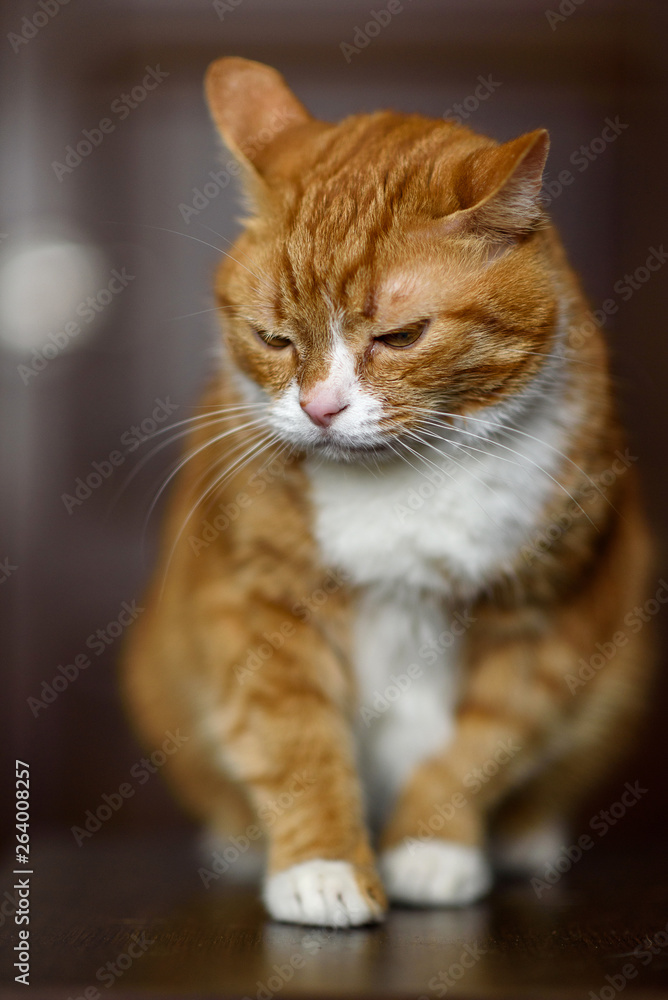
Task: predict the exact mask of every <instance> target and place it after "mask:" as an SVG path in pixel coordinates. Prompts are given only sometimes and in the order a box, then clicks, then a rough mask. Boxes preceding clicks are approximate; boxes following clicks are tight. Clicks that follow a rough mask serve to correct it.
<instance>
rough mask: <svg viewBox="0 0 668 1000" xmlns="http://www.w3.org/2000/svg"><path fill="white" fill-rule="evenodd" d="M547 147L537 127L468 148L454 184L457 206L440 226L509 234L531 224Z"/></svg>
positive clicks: (538, 215) (538, 218)
mask: <svg viewBox="0 0 668 1000" xmlns="http://www.w3.org/2000/svg"><path fill="white" fill-rule="evenodd" d="M549 148H550V137H549V135H548V133H547V131H546V130H545V129H537V130H536V131H535V132H528V133H527V134H526V135H521V136H520V137H519V138H518V139H513V140H512V141H511V142H506V143H503V144H502V145H500V146H491V147H486V148H484V149H482V150H477V151H476V152H475V153H473V154H471V155H470V156H469V157H468V159H467V160H466V161H465V163H464V164H463V168H462V171H461V173H460V176H459V177H458V179H457V182H456V185H455V189H456V193H457V197H458V199H459V203H460V205H461V206H462V207H461V208H460V209H459V210H458V211H456V212H453V213H452V215H449V216H447V217H446V218H445V219H444V220H443V225H444V228H445V230H446V231H448V232H457V231H459V232H466V231H474V232H480V233H486V234H488V235H490V236H497V237H501V238H504V237H505V238H513V237H517V236H519V235H521V234H522V233H528V232H531V231H532V230H533V229H536V228H537V227H538V226H539V225H540V224H541V222H542V220H543V219H544V211H543V206H542V205H541V202H540V192H541V188H542V185H543V171H544V169H545V161H546V160H547V154H548V152H549Z"/></svg>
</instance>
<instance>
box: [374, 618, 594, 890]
mask: <svg viewBox="0 0 668 1000" xmlns="http://www.w3.org/2000/svg"><path fill="white" fill-rule="evenodd" d="M471 638H473V636H472V637H471ZM473 646H474V647H475V648H476V654H475V662H473V663H471V662H469V664H468V681H467V682H465V683H464V688H463V692H462V698H461V701H460V704H459V707H458V710H457V715H456V720H455V728H454V734H453V737H452V739H451V740H450V741H449V743H448V744H447V746H444V747H443V749H442V750H441V751H440V752H438V753H435V754H432V755H431V756H429V757H428V758H426V759H424V760H423V761H422V762H421V763H420V764H419V765H418V766H417V767H416V768H415V769H414V771H413V773H412V775H411V776H410V778H409V780H408V781H407V782H406V784H405V785H404V787H403V789H402V791H401V793H400V795H399V797H398V800H397V803H396V806H395V808H394V811H393V814H392V815H391V818H390V821H389V823H388V825H387V827H386V829H385V831H384V834H383V838H382V853H381V857H380V868H381V874H382V876H383V881H384V884H385V887H386V890H387V892H388V895H389V896H390V898H392V899H394V900H397V901H401V902H406V903H411V904H414V905H435V906H438V905H441V906H449V905H464V904H467V903H470V902H472V901H474V900H475V899H478V898H479V897H481V896H482V895H484V894H485V893H486V892H487V891H488V889H489V888H490V886H491V883H492V872H491V867H490V864H489V861H488V859H487V854H486V846H487V834H488V830H487V825H488V817H489V815H490V814H491V813H492V811H493V810H494V809H495V808H496V807H497V806H498V804H499V803H500V802H501V801H503V799H504V798H505V797H506V795H507V794H508V793H509V792H511V791H513V790H515V789H517V788H518V787H520V786H521V785H522V784H523V783H524V781H525V780H526V778H527V776H528V775H529V774H531V773H532V772H533V771H535V769H536V768H540V767H541V762H542V761H544V759H545V757H546V754H547V753H548V752H549V747H550V745H555V744H554V739H555V734H558V733H561V737H562V742H563V737H564V736H565V734H566V733H567V732H568V717H569V708H570V707H572V706H570V701H571V699H570V696H569V691H568V688H567V686H566V685H565V684H563V679H562V674H563V671H564V669H567V668H568V665H569V664H571V663H574V662H575V657H576V650H575V649H573V648H571V647H569V645H568V643H566V642H564V641H562V640H561V639H559V638H558V637H557V633H556V632H555V631H552V630H549V631H548V633H546V634H543V635H540V634H536V633H534V634H533V635H531V634H524V635H522V634H521V630H520V633H519V634H518V632H514V634H513V633H512V631H511V634H510V635H508V633H507V632H506V633H505V634H504V633H503V632H502V631H499V633H498V634H493V636H492V635H490V637H489V640H487V638H486V639H485V640H484V641H482V642H477V643H476V642H475V641H474V643H473ZM562 749H563V748H562Z"/></svg>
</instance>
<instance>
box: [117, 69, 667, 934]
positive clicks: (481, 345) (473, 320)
mask: <svg viewBox="0 0 668 1000" xmlns="http://www.w3.org/2000/svg"><path fill="white" fill-rule="evenodd" d="M206 90H207V95H208V100H209V105H210V108H211V112H212V115H213V119H214V121H215V123H216V125H217V127H218V129H219V131H220V134H221V136H222V139H223V141H224V142H225V143H226V145H227V146H228V147H229V149H230V150H231V151H232V152H233V154H235V156H236V158H237V159H238V162H239V166H240V172H241V174H242V177H243V182H244V186H245V190H246V195H247V199H248V205H249V212H250V215H249V218H248V220H247V221H246V223H245V229H244V231H243V232H242V234H241V236H240V237H239V239H238V240H237V242H236V244H235V245H234V247H233V248H232V250H231V252H229V253H228V252H226V251H221V254H222V258H223V259H222V262H221V265H220V269H219V271H218V275H217V281H216V289H215V290H216V297H217V302H218V305H219V307H220V317H221V321H222V343H223V352H224V362H223V364H222V367H221V370H220V371H219V372H218V373H217V374H216V375H215V376H214V378H213V380H212V382H211V385H210V387H209V389H208V391H207V393H206V395H205V397H204V399H203V401H202V402H203V406H204V408H203V409H202V411H201V415H200V416H198V417H195V418H192V422H191V424H189V425H188V426H192V433H191V436H190V439H189V442H188V452H187V455H186V457H185V458H184V459H183V462H182V463H181V466H182V467H181V468H180V470H179V473H178V477H177V479H176V485H175V489H174V492H173V496H172V499H171V505H170V509H169V514H168V518H167V523H166V531H165V536H164V552H163V557H162V560H161V564H160V566H159V568H158V571H157V573H156V576H155V579H154V581H153V585H152V587H151V589H150V592H149V594H148V597H147V605H146V606H147V610H146V612H145V613H144V614H143V615H142V617H141V619H140V620H139V621H138V623H137V625H136V626H135V630H134V633H133V636H132V638H131V641H130V647H129V649H128V653H127V656H126V661H125V664H124V684H125V689H126V693H127V697H128V701H129V704H130V707H131V710H132V712H133V714H134V718H135V720H136V723H137V725H138V728H139V730H140V731H141V733H142V735H143V737H144V739H145V740H146V742H147V744H148V745H149V746H158V745H159V744H160V742H161V741H162V740H163V738H164V733H165V732H166V731H167V730H170V729H171V730H173V729H174V728H176V727H180V730H181V732H182V733H183V734H187V735H188V737H189V739H188V741H187V742H186V743H184V745H183V747H182V748H181V749H180V750H179V753H178V754H175V755H174V757H173V758H171V759H170V761H169V764H168V766H167V767H166V768H165V770H166V771H169V777H170V779H171V781H172V783H173V786H174V789H175V791H176V792H177V794H178V796H179V797H180V799H181V800H182V802H183V803H184V804H185V805H186V806H187V807H188V808H189V809H190V810H191V811H193V812H194V813H195V814H196V815H197V816H199V817H200V818H201V819H202V820H203V821H204V822H205V823H206V824H208V825H209V826H210V827H212V828H213V829H214V830H215V831H217V832H218V833H219V834H220V835H221V836H223V837H224V836H226V835H228V834H230V833H231V832H236V833H237V834H239V833H243V832H244V831H245V833H244V836H245V837H246V838H247V841H248V840H254V839H257V838H258V837H259V836H260V832H261V831H262V836H263V838H264V839H265V841H266V848H267V874H266V878H265V884H264V900H265V903H266V906H267V908H268V911H269V913H270V914H271V915H272V916H273V917H274V918H276V919H279V920H287V921H295V922H299V923H306V924H337V925H341V926H346V925H359V924H364V923H369V922H373V921H378V920H380V919H382V916H383V913H384V911H385V909H386V905H387V903H386V898H387V897H389V899H391V900H396V901H399V902H403V903H409V904H413V905H418V906H423V905H425V906H450V905H456V904H466V903H469V902H471V901H473V900H475V899H477V898H478V897H480V896H481V895H482V894H484V893H486V892H487V891H488V890H489V888H490V885H491V881H492V874H491V872H492V867H491V861H490V858H491V857H493V854H494V852H496V857H498V858H499V860H500V861H502V862H503V861H505V862H507V863H512V862H513V861H517V859H518V858H519V859H520V860H521V861H522V860H523V861H524V862H525V863H526V864H527V865H528V866H530V865H531V864H540V863H541V862H542V861H548V860H549V858H550V852H551V851H553V852H556V851H558V850H559V849H560V847H561V845H562V844H564V843H566V842H567V841H564V840H563V839H560V836H562V837H563V833H562V830H563V827H562V824H563V822H564V821H567V820H568V818H569V816H570V815H571V814H572V813H573V811H574V810H575V809H576V808H577V807H578V805H579V804H580V803H581V802H582V800H583V798H584V796H586V794H587V793H588V792H589V790H590V789H591V787H592V785H593V784H594V783H595V782H596V781H597V780H599V778H600V776H601V775H602V774H603V773H604V772H605V771H606V770H607V769H608V767H609V766H610V765H611V763H613V762H614V760H615V759H616V758H617V757H618V755H619V754H620V752H622V751H623V750H624V749H625V747H626V744H627V742H628V737H629V734H630V733H631V730H632V723H634V722H635V720H636V719H637V717H638V715H639V711H640V709H641V708H642V706H643V703H644V701H645V700H646V692H645V681H646V677H647V676H648V666H649V662H650V659H651V657H650V655H649V642H648V638H647V635H646V631H642V632H639V633H638V634H629V635H627V640H628V641H627V642H626V643H625V644H623V645H622V644H619V648H617V647H615V649H616V651H615V655H614V656H612V657H610V659H609V662H607V663H605V665H604V666H603V667H602V668H601V669H596V670H592V669H589V671H588V672H587V673H586V679H584V677H585V674H583V673H582V671H583V663H584V664H585V665H587V664H588V663H589V661H590V659H591V658H592V656H593V655H594V654H595V653H596V651H597V649H598V648H599V647H598V646H597V644H601V647H602V648H607V647H606V646H604V645H603V644H605V643H607V644H610V643H611V640H612V637H613V636H615V633H618V632H620V631H621V632H623V631H624V616H625V614H627V613H628V612H629V610H630V609H632V608H633V607H634V605H637V604H638V603H640V602H641V601H642V600H643V599H644V597H645V596H646V585H647V574H648V561H649V543H648V538H647V534H646V530H645V526H644V521H643V516H642V513H641V511H640V508H639V503H638V499H637V487H636V481H635V474H634V471H633V469H630V470H628V469H627V466H628V464H629V463H628V462H625V461H624V460H623V456H624V448H625V444H624V437H623V434H622V431H621V430H620V427H619V424H618V422H617V418H616V414H615V408H614V404H613V400H612V394H611V386H610V377H609V373H608V361H607V353H606V347H605V344H604V342H603V340H602V337H601V334H600V331H599V329H598V328H597V327H596V325H595V324H593V323H592V322H591V320H590V314H589V311H588V306H587V303H586V301H585V299H584V297H583V294H582V292H581V290H580V287H579V285H578V282H577V279H576V278H575V276H574V275H573V272H572V271H571V269H570V268H569V265H568V263H567V261H566V259H565V256H564V251H563V249H562V246H561V244H560V242H559V239H558V237H557V234H556V232H555V230H554V228H553V227H552V226H551V225H550V223H549V220H548V219H547V218H546V216H545V213H544V211H543V209H542V206H541V202H540V190H541V181H542V172H543V168H544V164H545V160H546V157H547V152H548V135H547V133H546V132H545V131H544V130H537V131H535V132H531V133H529V134H527V135H523V136H521V137H520V138H518V139H515V140H513V141H512V142H506V143H504V144H498V143H497V142H494V141H493V140H491V139H488V138H485V137H483V136H479V135H476V134H475V133H474V132H472V131H470V130H469V129H468V128H464V127H461V126H459V125H457V124H455V123H453V122H451V121H441V120H432V119H428V118H425V117H422V116H420V115H417V114H415V115H405V114H395V113H392V112H379V113H376V114H371V115H368V114H361V115H353V116H352V117H350V118H347V119H345V120H344V121H342V122H341V123H340V124H330V123H327V122H322V121H317V120H316V119H314V118H313V117H311V115H310V114H309V113H308V111H307V110H306V109H305V108H304V107H303V105H302V104H301V103H300V102H299V101H298V100H297V98H296V97H295V96H294V95H293V94H292V93H291V92H290V90H289V89H288V88H287V86H286V84H285V82H284V80H283V79H282V77H281V76H280V75H279V74H278V73H277V72H276V71H275V70H273V69H271V68H269V67H267V66H263V65H261V64H259V63H254V62H249V61H247V60H244V59H238V58H230V59H221V60H219V61H217V62H215V63H214V64H213V65H212V66H211V67H210V68H209V71H208V75H207V80H206ZM582 331H587V334H586V335H583V334H582ZM615 641H616V640H615ZM592 674H594V676H591V675H592ZM170 769H171V770H170ZM372 843H373V846H372ZM374 848H375V849H374Z"/></svg>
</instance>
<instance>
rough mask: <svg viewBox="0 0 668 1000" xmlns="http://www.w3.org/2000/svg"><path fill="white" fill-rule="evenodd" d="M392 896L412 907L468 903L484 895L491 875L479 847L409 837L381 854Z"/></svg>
mask: <svg viewBox="0 0 668 1000" xmlns="http://www.w3.org/2000/svg"><path fill="white" fill-rule="evenodd" d="M380 873H381V876H382V878H383V882H384V884H385V889H386V890H387V894H388V896H389V897H390V899H393V900H395V901H396V902H398V903H409V904H411V905H413V906H465V905H466V904H467V903H472V902H474V901H475V900H476V899H479V898H480V897H481V896H484V895H485V893H487V892H488V891H489V889H490V887H491V884H492V875H491V870H490V867H489V865H488V864H487V861H486V859H485V855H484V854H483V852H482V851H481V850H479V848H477V847H468V846H466V845H465V844H456V843H454V842H452V841H447V840H432V841H429V842H428V843H422V842H421V841H419V840H407V841H404V842H403V843H402V844H400V845H399V846H398V847H393V848H392V849H390V850H388V851H385V852H384V853H383V854H382V855H381V857H380Z"/></svg>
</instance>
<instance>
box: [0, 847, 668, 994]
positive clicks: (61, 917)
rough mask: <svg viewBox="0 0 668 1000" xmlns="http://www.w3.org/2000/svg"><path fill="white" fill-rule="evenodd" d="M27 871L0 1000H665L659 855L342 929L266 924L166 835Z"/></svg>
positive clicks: (600, 862) (667, 919) (667, 897)
mask: <svg viewBox="0 0 668 1000" xmlns="http://www.w3.org/2000/svg"><path fill="white" fill-rule="evenodd" d="M33 864H34V867H33V870H34V873H35V874H34V875H33V877H32V895H31V923H30V932H31V936H30V941H31V953H32V959H31V961H32V969H31V984H30V985H31V989H29V990H28V991H25V990H24V988H23V987H21V986H18V985H15V986H14V989H10V987H11V986H12V985H14V984H13V975H14V973H13V972H12V971H11V969H12V964H13V962H14V958H13V957H12V944H13V943H16V941H14V942H12V941H11V938H10V936H11V935H12V934H13V933H15V931H16V927H15V926H14V921H13V915H12V912H11V911H12V907H13V905H14V904H13V902H12V889H11V885H12V881H11V875H9V874H5V876H4V879H5V881H6V887H3V893H4V892H5V888H6V889H7V894H5V895H3V897H2V898H3V902H4V903H5V904H6V905H5V906H3V908H2V916H1V917H0V920H2V923H3V927H2V935H1V936H2V944H1V946H0V948H1V952H2V956H1V959H0V967H1V969H2V973H1V975H2V983H3V985H5V989H4V990H3V989H1V988H0V996H10V995H16V996H26V995H33V996H39V997H40V998H44V1000H50V998H56V997H57V998H62V1000H67V998H72V1000H77V998H85V1000H99V998H100V997H103V996H104V995H105V994H106V990H107V989H109V988H112V989H113V994H114V996H115V997H117V998H118V997H125V998H127V1000H130V998H137V1000H138V998H142V997H143V998H148V997H149V996H159V997H161V998H163V1000H166V998H172V997H173V998H184V997H218V998H221V997H222V998H225V997H248V998H252V1000H272V998H273V997H275V996H280V998H281V1000H289V998H290V997H343V996H345V997H375V998H379V1000H380V998H386V997H387V998H389V997H406V998H408V997H410V998H412V1000H433V998H437V997H444V996H447V997H449V998H456V997H475V998H478V1000H482V998H488V997H489V998H501V997H503V998H525V997H526V998H528V997H531V998H536V1000H552V998H555V1000H556V998H562V997H563V998H566V997H568V998H576V997H577V998H582V1000H585V998H587V1000H591V998H592V997H593V998H600V1000H613V997H616V996H617V995H618V994H621V993H622V992H623V996H624V998H625V1000H628V998H630V997H634V996H638V997H640V996H642V997H644V998H645V1000H647V998H650V997H668V893H667V892H666V888H667V887H668V859H666V858H648V857H645V858H640V859H637V860H633V861H630V860H629V859H628V858H623V859H616V858H615V857H614V856H613V855H610V854H606V855H604V854H603V849H602V848H601V851H600V852H599V854H598V856H595V855H594V854H593V853H592V855H591V856H588V855H585V856H583V858H582V860H580V861H579V862H577V863H576V864H574V865H572V868H571V870H570V871H568V872H566V873H565V874H564V875H563V877H558V878H557V877H555V876H556V875H557V873H555V876H551V881H552V882H553V883H554V884H552V885H550V883H549V881H544V882H543V885H538V884H536V885H535V886H532V885H531V883H530V882H529V881H527V880H524V881H514V882H505V883H502V884H501V885H499V886H498V887H497V889H496V890H495V892H494V893H493V895H492V896H491V897H490V898H489V899H488V900H487V901H485V902H484V903H481V904H479V905H476V906H471V907H468V908H466V909H462V910H459V911H449V912H448V911H417V910H399V909H396V910H393V911H392V912H391V913H390V915H389V917H388V920H387V922H386V923H385V924H384V925H383V926H382V927H377V928H371V929H362V930H354V931H332V930H324V929H316V928H304V927H295V926H289V925H279V924H273V923H270V922H269V921H267V919H266V917H265V914H264V912H263V909H262V906H261V904H260V903H259V900H258V892H257V887H256V886H255V885H252V884H250V885H249V884H248V883H247V882H241V881H239V880H238V879H237V880H236V881H231V880H229V878H227V879H226V878H223V877H221V878H217V879H213V880H208V879H206V877H205V879H203V878H202V877H201V873H200V871H199V869H200V868H202V867H203V866H205V864H206V863H205V862H204V861H203V859H202V857H201V856H200V855H197V854H196V852H195V851H194V849H193V847H192V846H191V845H188V844H185V843H182V842H171V841H169V839H165V838H163V839H158V838H157V839H156V840H155V841H152V842H147V841H140V842H131V843H130V842H127V841H124V842H116V841H113V840H104V839H103V836H102V835H100V837H99V838H97V839H94V838H92V839H91V840H89V841H86V842H84V843H83V844H82V846H81V847H77V846H76V845H75V844H74V843H73V842H72V841H69V842H65V841H52V842H45V843H43V844H41V845H39V844H37V845H36V847H35V851H34V855H33ZM8 867H10V868H11V866H6V867H5V868H4V871H5V873H7V868H8ZM564 867H565V865H564ZM209 870H211V869H210V868H209ZM205 880H206V881H209V885H208V887H205V885H204V881H205ZM14 990H15V992H14ZM86 991H88V992H86Z"/></svg>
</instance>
